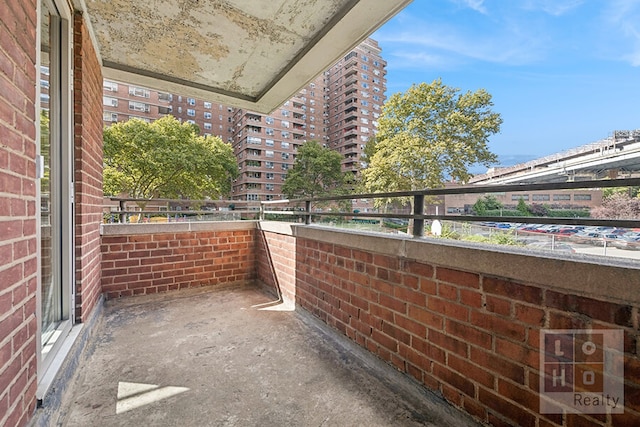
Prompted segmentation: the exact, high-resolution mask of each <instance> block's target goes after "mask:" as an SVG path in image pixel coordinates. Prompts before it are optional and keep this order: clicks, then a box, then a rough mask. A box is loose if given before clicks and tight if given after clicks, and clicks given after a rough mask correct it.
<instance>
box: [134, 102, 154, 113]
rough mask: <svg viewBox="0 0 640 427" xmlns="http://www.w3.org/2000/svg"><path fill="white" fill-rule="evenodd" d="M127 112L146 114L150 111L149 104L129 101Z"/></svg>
mask: <svg viewBox="0 0 640 427" xmlns="http://www.w3.org/2000/svg"><path fill="white" fill-rule="evenodd" d="M129 110H133V111H143V112H145V113H148V112H149V111H151V107H150V106H149V104H145V103H144V102H136V101H129Z"/></svg>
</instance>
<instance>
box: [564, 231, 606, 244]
mask: <svg viewBox="0 0 640 427" xmlns="http://www.w3.org/2000/svg"><path fill="white" fill-rule="evenodd" d="M600 238H602V233H597V232H587V233H585V232H583V231H581V232H579V233H576V234H574V235H573V236H572V237H571V241H572V242H574V243H586V244H591V242H593V241H594V240H596V239H600Z"/></svg>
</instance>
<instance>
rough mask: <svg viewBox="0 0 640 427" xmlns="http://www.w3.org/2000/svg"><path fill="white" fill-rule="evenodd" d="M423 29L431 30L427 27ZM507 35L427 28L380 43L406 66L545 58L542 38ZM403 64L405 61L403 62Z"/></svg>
mask: <svg viewBox="0 0 640 427" xmlns="http://www.w3.org/2000/svg"><path fill="white" fill-rule="evenodd" d="M423 28H429V26H427V25H424V26H423ZM507 31H508V34H505V33H503V32H497V33H495V34H484V35H478V34H464V33H463V32H461V31H459V28H455V27H448V28H434V27H431V28H429V29H424V30H423V31H421V33H420V34H419V35H416V34H415V33H413V32H411V33H407V32H403V33H397V34H393V35H389V36H384V35H383V36H382V37H380V38H379V39H378V40H379V41H380V42H381V43H383V44H384V45H385V53H386V54H391V55H393V56H399V57H402V58H404V59H405V60H406V61H407V63H408V60H409V59H412V58H413V59H414V60H415V61H416V62H417V63H421V64H428V65H430V66H441V65H446V64H452V62H457V63H459V62H461V61H462V60H464V59H470V60H478V61H483V62H491V63H501V64H510V65H521V64H527V63H532V62H536V61H537V60H538V59H539V58H540V57H541V56H542V52H541V51H542V45H541V42H542V41H543V38H542V37H540V36H539V35H536V36H535V37H534V35H531V36H529V35H527V34H523V33H519V32H518V30H517V29H515V28H514V29H508V30H507ZM403 62H404V61H403Z"/></svg>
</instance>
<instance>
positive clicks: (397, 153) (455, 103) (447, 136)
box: [362, 79, 502, 192]
mask: <svg viewBox="0 0 640 427" xmlns="http://www.w3.org/2000/svg"><path fill="white" fill-rule="evenodd" d="M492 106H493V103H492V101H491V95H490V94H489V93H488V92H487V91H485V90H484V89H479V90H477V91H475V92H466V93H463V94H461V93H460V90H459V89H455V88H451V87H449V86H446V85H444V84H443V83H442V81H441V80H439V79H438V80H435V81H433V82H432V83H431V84H427V83H421V84H419V85H413V86H411V87H410V88H409V89H408V90H407V91H406V92H405V93H396V94H394V95H393V96H391V98H390V99H389V100H388V101H387V102H386V103H385V105H384V107H383V108H382V113H381V115H380V119H379V125H378V133H377V135H376V137H375V141H373V142H372V144H371V145H370V147H367V150H366V152H367V154H368V156H367V161H368V162H369V166H368V167H367V168H366V169H364V170H363V171H362V180H363V184H364V190H365V191H370V192H381V191H382V192H386V191H405V190H421V189H425V188H436V187H441V186H442V185H443V183H444V181H445V180H447V179H454V180H458V181H462V182H466V181H467V180H468V179H469V178H470V176H471V175H470V173H469V170H468V169H469V167H470V166H471V165H473V164H476V163H481V164H483V165H485V166H489V165H490V164H491V163H492V162H495V161H496V155H495V154H493V153H491V152H490V151H489V148H488V146H487V142H488V139H489V137H490V136H491V135H492V134H494V133H496V132H499V130H500V125H501V124H502V119H501V117H500V115H499V114H498V113H495V112H493V111H492V109H491V107H492Z"/></svg>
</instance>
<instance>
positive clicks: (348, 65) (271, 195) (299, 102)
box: [232, 39, 387, 200]
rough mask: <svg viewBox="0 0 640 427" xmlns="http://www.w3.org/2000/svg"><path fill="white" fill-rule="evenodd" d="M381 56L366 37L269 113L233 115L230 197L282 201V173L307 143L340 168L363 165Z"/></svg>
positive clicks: (376, 107) (378, 92)
mask: <svg viewBox="0 0 640 427" xmlns="http://www.w3.org/2000/svg"><path fill="white" fill-rule="evenodd" d="M380 53H381V49H380V47H379V46H378V43H377V42H376V41H375V40H372V39H367V40H365V41H364V42H363V43H361V44H360V45H358V46H357V47H356V48H355V49H354V50H353V51H351V52H349V53H348V54H347V55H345V57H344V58H343V59H342V60H340V61H338V62H337V63H335V64H334V65H333V66H332V67H330V68H329V69H328V70H326V71H325V72H324V73H323V74H322V75H320V76H318V78H316V79H315V80H314V81H313V82H312V83H310V84H309V85H308V86H306V87H305V88H303V89H302V90H301V91H300V92H299V93H298V94H297V95H296V96H294V97H293V98H292V99H290V100H289V101H287V102H285V103H284V104H283V105H282V106H281V108H279V109H277V110H275V111H273V112H272V113H271V114H270V115H261V114H257V113H253V112H249V111H245V110H238V111H236V112H235V115H234V117H233V119H232V121H233V123H234V129H235V132H234V137H233V146H234V152H235V154H236V157H237V159H238V165H239V167H240V172H241V174H240V177H239V178H238V180H237V181H236V182H235V183H234V186H233V190H232V191H233V193H232V194H233V198H234V199H236V200H278V199H281V198H284V196H283V194H282V183H283V182H284V180H285V178H286V176H287V170H288V169H289V168H291V167H292V166H293V162H294V160H295V156H296V153H297V149H298V147H299V146H300V145H302V144H303V143H304V142H305V141H307V140H317V141H319V142H321V143H322V144H323V145H324V146H325V147H328V148H331V149H333V150H336V151H338V152H339V153H341V154H342V155H343V161H342V165H343V169H344V170H347V171H352V172H353V173H357V172H358V171H359V170H360V169H361V168H362V167H363V166H365V162H364V159H363V158H362V153H363V150H364V147H365V145H366V144H367V141H369V138H371V137H372V136H373V135H374V134H375V132H376V130H377V120H378V117H379V116H380V109H381V107H382V104H383V103H384V101H385V99H386V98H385V89H386V78H385V74H386V71H385V68H386V64H387V63H386V61H384V60H383V59H382V57H381V56H380Z"/></svg>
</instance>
